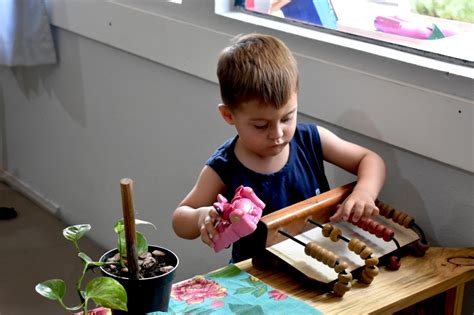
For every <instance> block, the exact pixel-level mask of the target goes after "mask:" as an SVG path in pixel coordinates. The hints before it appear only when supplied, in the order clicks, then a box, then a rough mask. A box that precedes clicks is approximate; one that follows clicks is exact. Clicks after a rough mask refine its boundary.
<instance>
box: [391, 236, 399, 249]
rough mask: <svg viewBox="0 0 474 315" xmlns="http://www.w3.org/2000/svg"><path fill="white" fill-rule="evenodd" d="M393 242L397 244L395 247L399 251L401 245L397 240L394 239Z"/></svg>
mask: <svg viewBox="0 0 474 315" xmlns="http://www.w3.org/2000/svg"><path fill="white" fill-rule="evenodd" d="M392 240H393V242H394V243H395V245H397V249H399V248H400V247H401V246H400V243H399V242H398V241H397V239H396V238H395V237H393V238H392Z"/></svg>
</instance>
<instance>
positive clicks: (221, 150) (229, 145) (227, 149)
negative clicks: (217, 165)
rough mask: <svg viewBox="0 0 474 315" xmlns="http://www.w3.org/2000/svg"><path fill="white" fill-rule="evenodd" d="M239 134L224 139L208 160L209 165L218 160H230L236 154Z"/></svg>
mask: <svg viewBox="0 0 474 315" xmlns="http://www.w3.org/2000/svg"><path fill="white" fill-rule="evenodd" d="M236 141H237V136H234V137H231V138H229V139H227V140H226V141H224V143H222V144H221V145H220V146H219V147H218V148H217V149H216V150H215V151H214V153H212V155H211V156H210V157H209V159H208V160H207V163H206V164H207V165H210V164H213V163H214V162H215V161H216V160H219V161H221V162H229V160H231V159H232V157H233V154H234V146H235V142H236Z"/></svg>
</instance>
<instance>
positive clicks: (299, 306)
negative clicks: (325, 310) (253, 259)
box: [149, 265, 322, 315]
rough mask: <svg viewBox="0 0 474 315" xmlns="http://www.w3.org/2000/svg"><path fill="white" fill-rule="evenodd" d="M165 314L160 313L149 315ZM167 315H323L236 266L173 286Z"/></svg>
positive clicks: (229, 266) (150, 314)
mask: <svg viewBox="0 0 474 315" xmlns="http://www.w3.org/2000/svg"><path fill="white" fill-rule="evenodd" d="M158 314H165V313H160V312H155V313H149V315H158ZM167 314H200V315H205V314H216V315H217V314H252V315H258V314H322V313H321V312H320V311H318V310H317V309H315V308H313V307H312V306H310V305H308V304H306V303H304V302H302V301H299V300H296V299H294V298H292V297H289V296H288V295H286V294H284V293H282V292H280V291H278V290H275V289H273V288H272V287H270V286H268V285H267V284H265V283H264V282H262V281H260V280H259V279H257V278H255V277H253V276H252V275H250V274H248V273H246V272H243V271H241V270H240V269H239V268H237V267H236V266H235V265H228V266H227V267H225V268H223V269H220V270H218V271H216V272H213V273H210V274H206V275H202V276H195V277H193V278H191V279H188V280H185V281H182V282H179V283H176V284H174V285H173V289H172V292H171V298H170V305H169V309H168V313H167Z"/></svg>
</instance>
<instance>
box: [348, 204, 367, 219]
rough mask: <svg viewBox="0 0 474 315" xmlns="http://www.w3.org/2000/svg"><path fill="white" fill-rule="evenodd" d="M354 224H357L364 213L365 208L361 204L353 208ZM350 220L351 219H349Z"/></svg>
mask: <svg viewBox="0 0 474 315" xmlns="http://www.w3.org/2000/svg"><path fill="white" fill-rule="evenodd" d="M352 210H353V211H352V222H354V223H357V222H359V219H360V218H361V217H362V215H363V212H364V206H362V205H361V204H359V203H356V204H355V205H354V207H353V208H352ZM348 219H349V218H348Z"/></svg>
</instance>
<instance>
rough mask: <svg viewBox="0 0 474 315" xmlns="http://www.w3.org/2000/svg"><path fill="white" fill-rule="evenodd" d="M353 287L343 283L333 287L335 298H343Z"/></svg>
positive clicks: (337, 283)
mask: <svg viewBox="0 0 474 315" xmlns="http://www.w3.org/2000/svg"><path fill="white" fill-rule="evenodd" d="M351 287H352V285H351V283H347V284H344V283H341V282H339V281H338V282H336V283H335V284H334V287H333V293H334V295H335V296H339V297H340V296H343V295H344V294H345V293H346V292H347V291H349V290H350V289H351Z"/></svg>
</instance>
